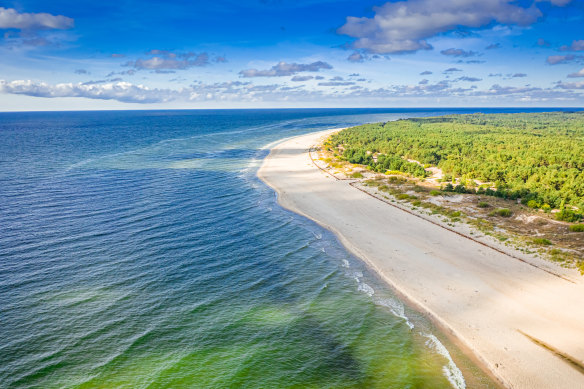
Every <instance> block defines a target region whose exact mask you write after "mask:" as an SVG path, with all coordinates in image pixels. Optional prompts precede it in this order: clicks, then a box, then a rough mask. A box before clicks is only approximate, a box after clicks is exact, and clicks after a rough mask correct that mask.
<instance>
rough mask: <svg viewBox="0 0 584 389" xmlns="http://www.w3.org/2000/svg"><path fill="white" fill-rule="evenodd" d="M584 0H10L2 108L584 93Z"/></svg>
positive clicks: (518, 101)
mask: <svg viewBox="0 0 584 389" xmlns="http://www.w3.org/2000/svg"><path fill="white" fill-rule="evenodd" d="M583 22H584V0H520V1H510V0H440V1H437V0H402V1H389V2H386V1H379V0H377V1H372V0H359V1H353V0H213V1H191V2H188V1H178V0H141V1H137V0H115V1H112V0H102V1H99V2H89V1H72V0H52V1H46V0H42V1H41V0H18V1H4V2H0V110H1V111H15V110H51V109H60V110H68V109H70V110H76V109H152V108H162V109H165V108H168V109H173V108H247V107H261V108H267V107H449V106H458V107H464V106H474V107H479V106H484V107H489V106H490V107H503V106H516V107H519V106H526V107H527V106H538V107H558V106H559V107H575V106H582V105H583V104H584V28H583V27H582V26H583V25H584V24H583Z"/></svg>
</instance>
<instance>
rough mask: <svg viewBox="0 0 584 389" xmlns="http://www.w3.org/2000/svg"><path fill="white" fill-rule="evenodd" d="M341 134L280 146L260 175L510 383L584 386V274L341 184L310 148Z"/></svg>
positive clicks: (289, 205)
mask: <svg viewBox="0 0 584 389" xmlns="http://www.w3.org/2000/svg"><path fill="white" fill-rule="evenodd" d="M333 131H335V130H328V131H324V132H318V133H312V134H308V135H303V136H300V137H295V138H291V139H287V140H285V141H283V142H282V143H280V144H278V145H277V146H275V147H273V148H272V150H271V153H270V155H269V156H268V157H267V158H266V159H265V160H264V163H263V165H262V167H261V168H260V170H259V171H258V176H259V177H260V178H261V179H262V180H263V181H264V182H266V183H267V184H268V185H269V186H271V187H272V188H274V189H275V190H276V191H277V193H278V200H279V203H280V204H281V205H282V206H283V207H285V208H287V209H290V210H292V211H294V212H296V213H299V214H301V215H304V216H306V217H308V218H310V219H312V220H314V221H316V222H317V223H319V224H320V225H322V226H324V227H325V228H327V229H329V230H331V231H333V232H334V233H335V234H336V235H337V236H338V238H339V239H340V241H341V242H342V243H343V244H344V245H345V246H346V247H347V249H349V250H350V251H351V252H352V253H354V254H355V255H356V256H357V257H359V258H361V259H362V260H364V261H365V262H366V263H367V264H368V265H369V266H370V267H371V268H372V269H374V270H375V271H376V272H377V273H378V274H379V275H380V276H381V277H382V278H383V279H384V280H385V281H386V282H387V283H388V284H390V285H391V286H392V287H393V288H394V289H395V290H396V291H397V292H398V293H399V294H401V295H402V296H403V297H404V298H405V299H406V300H407V301H409V303H411V304H412V305H414V306H415V307H416V308H417V309H419V310H420V311H422V312H424V313H426V314H427V315H428V316H429V317H430V318H431V319H433V320H434V321H435V322H436V323H437V324H438V325H440V326H441V327H442V328H443V329H445V331H446V332H447V333H449V334H450V335H452V336H453V337H454V338H455V339H456V340H457V341H458V342H460V344H461V345H463V347H464V348H466V349H467V350H470V352H471V353H472V354H473V356H474V357H475V358H476V359H477V360H478V361H479V362H480V363H482V364H483V365H484V366H485V368H486V369H487V370H488V371H490V372H491V373H492V374H493V376H494V377H496V378H497V379H498V380H499V381H500V382H501V384H502V385H504V386H505V387H509V388H584V367H583V366H584V304H583V303H582V299H583V298H584V277H582V276H580V275H579V274H577V273H576V271H574V270H568V269H563V268H561V267H559V266H555V265H553V264H548V267H554V268H555V269H554V272H555V273H556V274H560V275H562V276H565V277H564V278H562V277H558V276H556V275H554V274H552V273H550V272H548V271H544V270H542V269H540V268H538V267H536V266H532V265H530V264H529V263H526V262H522V261H520V260H517V259H515V258H512V257H510V256H508V255H506V254H504V253H502V252H500V251H496V250H493V249H491V248H489V247H487V246H484V245H481V244H479V243H477V242H474V241H472V240H470V239H467V238H465V237H463V236H460V235H457V234H456V233H453V232H452V231H448V230H446V229H444V228H441V227H440V226H438V225H435V224H432V223H430V222H428V221H426V220H423V219H421V218H419V217H416V216H415V215H413V214H410V213H407V212H404V211H403V210H400V209H398V208H395V207H392V206H390V205H388V204H386V203H384V202H383V201H380V200H379V199H377V198H375V197H372V196H370V195H368V194H367V193H364V192H363V191H360V190H358V189H357V188H354V187H352V186H351V185H349V183H350V181H348V180H336V179H335V178H334V177H332V176H330V175H329V174H327V173H325V172H323V171H322V170H320V169H319V168H318V167H317V166H315V165H314V163H313V162H312V160H311V158H310V155H309V148H310V147H311V146H313V145H316V144H318V143H319V142H320V141H321V140H322V139H323V138H324V137H325V136H327V135H328V134H330V133H332V132H333Z"/></svg>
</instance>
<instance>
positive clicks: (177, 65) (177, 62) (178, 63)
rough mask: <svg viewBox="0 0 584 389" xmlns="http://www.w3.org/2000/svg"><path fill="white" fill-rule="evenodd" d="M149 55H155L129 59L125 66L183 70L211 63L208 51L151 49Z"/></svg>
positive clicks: (139, 68) (157, 69) (158, 69)
mask: <svg viewBox="0 0 584 389" xmlns="http://www.w3.org/2000/svg"><path fill="white" fill-rule="evenodd" d="M146 54H147V55H154V57H152V58H148V59H141V58H140V59H137V60H136V61H129V62H126V63H125V64H124V66H129V67H133V68H134V69H138V70H141V69H148V70H156V71H160V70H183V69H188V68H191V67H193V66H205V65H208V64H209V54H207V53H199V54H197V53H182V54H177V53H172V52H170V51H166V50H150V51H149V52H148V53H146Z"/></svg>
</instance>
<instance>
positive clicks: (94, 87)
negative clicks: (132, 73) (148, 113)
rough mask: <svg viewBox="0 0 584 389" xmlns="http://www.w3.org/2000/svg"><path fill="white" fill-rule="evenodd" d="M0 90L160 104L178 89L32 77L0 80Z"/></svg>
mask: <svg viewBox="0 0 584 389" xmlns="http://www.w3.org/2000/svg"><path fill="white" fill-rule="evenodd" d="M0 92H3V93H12V94H17V95H27V96H35V97H48V98H54V97H85V98H89V99H100V100H117V101H121V102H125V103H160V102H166V101H171V100H174V99H176V98H177V96H178V95H179V94H180V92H179V91H173V90H169V89H156V88H154V89H153V88H148V87H146V86H143V85H134V84H130V83H128V82H117V83H108V84H81V83H79V84H73V83H63V84H56V85H51V84H47V83H44V82H34V81H31V80H16V81H11V82H8V81H4V80H0Z"/></svg>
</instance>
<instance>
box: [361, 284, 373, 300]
mask: <svg viewBox="0 0 584 389" xmlns="http://www.w3.org/2000/svg"><path fill="white" fill-rule="evenodd" d="M357 290H358V291H359V292H363V293H365V294H366V295H368V296H369V297H373V295H374V294H375V291H374V290H373V288H372V287H370V286H369V285H367V284H366V283H364V282H360V283H359V286H358V287H357Z"/></svg>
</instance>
